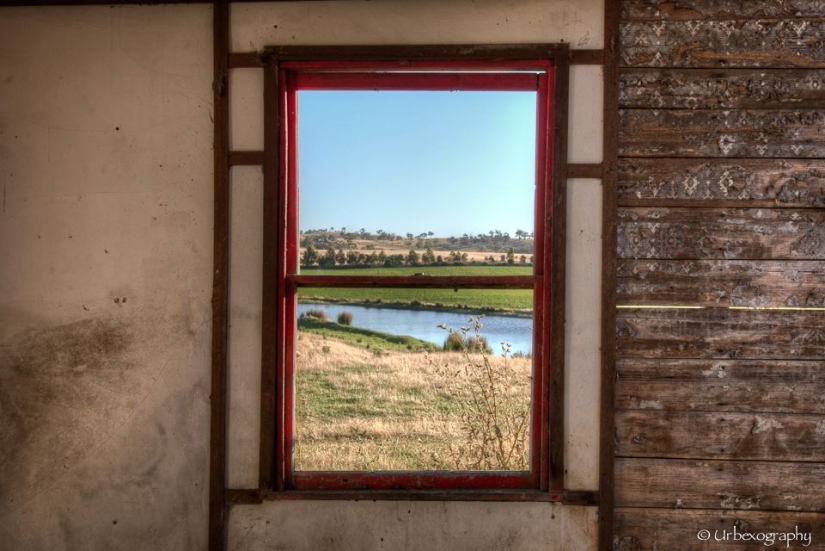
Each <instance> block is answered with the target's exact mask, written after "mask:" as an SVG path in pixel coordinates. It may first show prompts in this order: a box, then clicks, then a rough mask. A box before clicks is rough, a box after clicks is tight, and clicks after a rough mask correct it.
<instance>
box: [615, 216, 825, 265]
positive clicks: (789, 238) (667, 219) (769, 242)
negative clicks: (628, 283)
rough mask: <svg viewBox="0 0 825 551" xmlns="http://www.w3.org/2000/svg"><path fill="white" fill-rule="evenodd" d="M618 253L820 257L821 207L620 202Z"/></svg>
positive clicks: (823, 248) (824, 227)
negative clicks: (636, 205) (651, 205)
mask: <svg viewBox="0 0 825 551" xmlns="http://www.w3.org/2000/svg"><path fill="white" fill-rule="evenodd" d="M617 251H618V254H619V257H620V258H634V259H639V258H659V259H673V260H677V259H730V260H737V259H775V260H778V259H789V260H796V259H811V260H815V259H823V258H825V211H824V210H822V209H815V210H814V209H808V210H805V211H797V210H790V209H700V208H678V209H677V208H673V209H669V208H647V209H646V208H627V207H624V208H620V209H619V225H618V243H617Z"/></svg>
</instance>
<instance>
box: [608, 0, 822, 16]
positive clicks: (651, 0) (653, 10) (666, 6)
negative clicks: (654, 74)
mask: <svg viewBox="0 0 825 551" xmlns="http://www.w3.org/2000/svg"><path fill="white" fill-rule="evenodd" d="M822 16H823V14H822V3H821V1H820V0H782V1H781V2H777V1H776V0H748V1H747V2H743V1H742V0H690V1H689V2H685V1H679V2H677V1H674V0H624V1H623V2H622V20H623V21H627V20H634V21H644V20H665V21H666V20H687V19H765V18H772V19H779V18H782V19H798V18H812V19H821V18H822Z"/></svg>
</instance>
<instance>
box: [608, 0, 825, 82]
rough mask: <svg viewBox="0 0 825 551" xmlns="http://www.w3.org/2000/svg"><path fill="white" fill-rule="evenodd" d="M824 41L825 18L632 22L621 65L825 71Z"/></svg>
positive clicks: (626, 25)
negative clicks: (800, 68)
mask: <svg viewBox="0 0 825 551" xmlns="http://www.w3.org/2000/svg"><path fill="white" fill-rule="evenodd" d="M811 3H813V1H812V2H811ZM685 4H689V2H685ZM822 36H825V18H822V17H821V16H820V17H819V18H813V17H812V18H807V19H718V20H704V21H701V20H688V21H685V20H661V21H656V22H651V21H630V22H627V23H623V24H622V26H621V38H622V54H621V56H620V63H622V64H623V65H624V66H632V67H765V68H785V67H817V66H820V67H821V66H822V65H825V41H823V40H822Z"/></svg>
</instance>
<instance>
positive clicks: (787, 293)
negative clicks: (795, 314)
mask: <svg viewBox="0 0 825 551" xmlns="http://www.w3.org/2000/svg"><path fill="white" fill-rule="evenodd" d="M617 294H618V303H619V304H621V305H634V304H635V305H646V306H674V305H681V306H743V307H751V308H754V307H760V308H764V307H771V308H775V307H802V308H823V307H825V262H823V261H783V260H763V261H749V260H622V261H620V262H619V265H618V287H617Z"/></svg>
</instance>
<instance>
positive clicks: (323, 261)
mask: <svg viewBox="0 0 825 551" xmlns="http://www.w3.org/2000/svg"><path fill="white" fill-rule="evenodd" d="M318 264H320V265H321V266H324V267H329V266H335V249H333V248H332V247H330V248H329V249H327V252H326V253H325V254H324V256H322V257H321V258H319V259H318Z"/></svg>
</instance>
